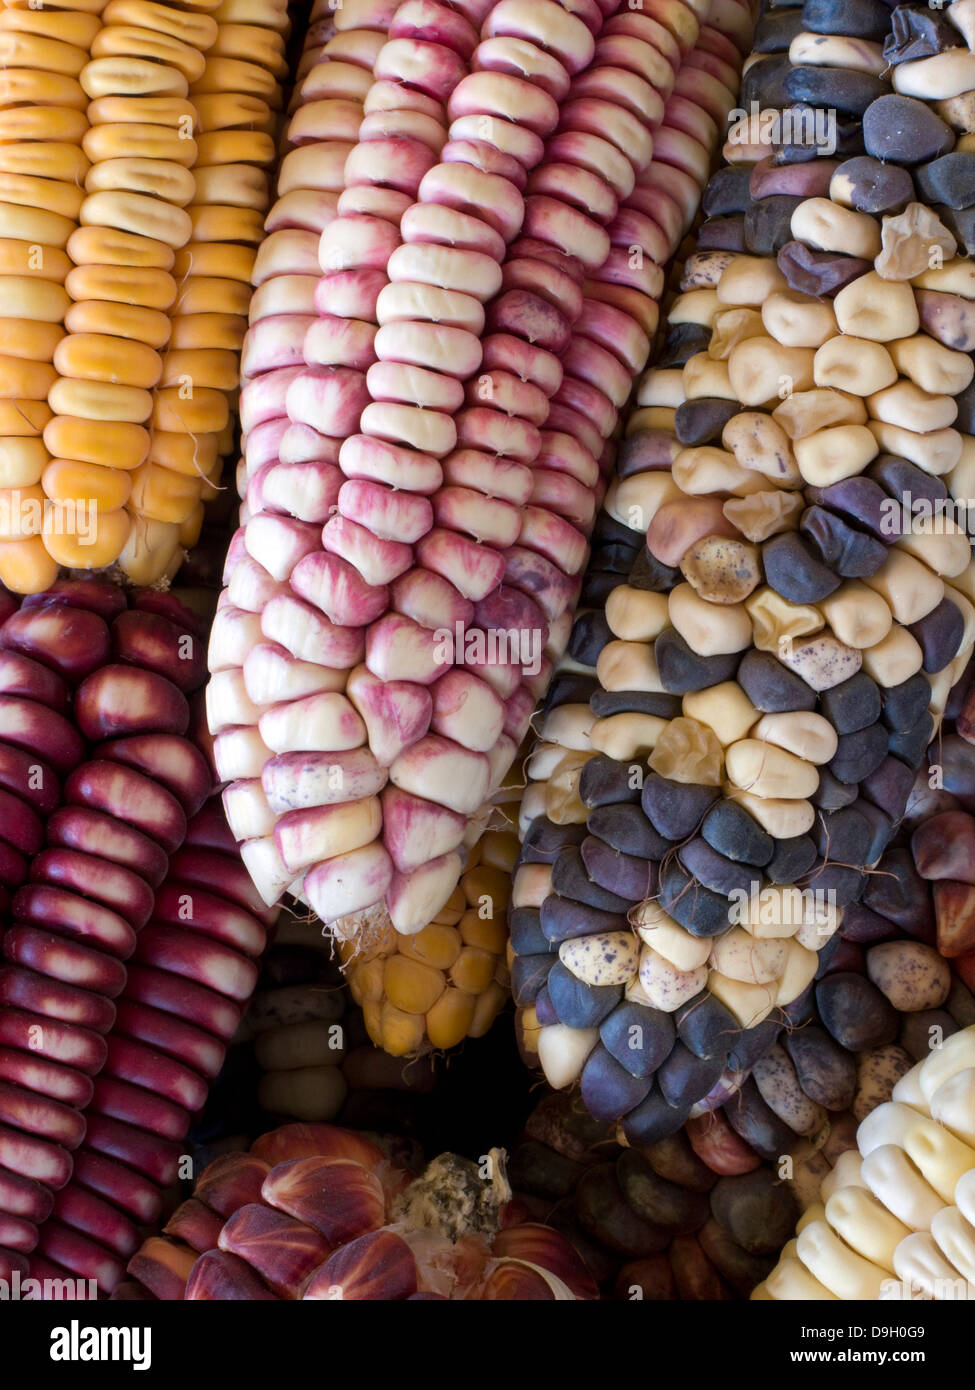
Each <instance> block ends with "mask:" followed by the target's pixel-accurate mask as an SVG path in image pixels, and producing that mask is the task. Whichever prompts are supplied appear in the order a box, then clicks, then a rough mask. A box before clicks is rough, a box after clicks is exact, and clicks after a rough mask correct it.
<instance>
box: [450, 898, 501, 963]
mask: <svg viewBox="0 0 975 1390" xmlns="http://www.w3.org/2000/svg"><path fill="white" fill-rule="evenodd" d="M460 934H461V937H462V938H463V941H464V945H465V946H477V947H479V948H480V949H481V950H482V951H490V952H491V954H492V955H494V956H500V955H502V954H503V952H504V948H505V945H506V943H507V940H508V928H507V925H506V920H505V917H504V915H503V914H502V913H495V914H494V916H493V917H482V916H481V913H480V912H479V911H478V910H477V908H476V907H470V908H468V909H467V911H466V912H465V913H464V915H463V917H462V918H461V919H460Z"/></svg>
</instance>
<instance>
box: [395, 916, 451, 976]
mask: <svg viewBox="0 0 975 1390" xmlns="http://www.w3.org/2000/svg"><path fill="white" fill-rule="evenodd" d="M461 920H462V921H463V919H461ZM460 948H461V941H460V938H459V937H458V935H457V929H456V927H447V926H444V925H443V924H442V923H440V922H431V923H430V925H429V926H427V927H424V928H423V930H422V931H419V932H417V933H416V935H415V936H404V937H402V938H401V940H400V944H399V949H400V955H403V956H407V957H408V958H409V959H410V960H415V961H419V962H421V963H422V964H423V965H429V966H431V967H432V968H433V969H434V970H449V969H450V967H451V966H452V965H453V963H454V961H455V960H456V959H457V957H458V956H459V955H460Z"/></svg>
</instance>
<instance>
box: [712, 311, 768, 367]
mask: <svg viewBox="0 0 975 1390" xmlns="http://www.w3.org/2000/svg"><path fill="white" fill-rule="evenodd" d="M767 332H768V330H767V329H766V327H765V324H764V323H763V322H762V316H761V314H760V313H759V312H758V310H757V309H726V310H725V311H724V312H723V313H720V314H718V315H717V316H716V318H715V320H714V322H713V324H712V326H711V340H710V342H709V343H708V356H709V357H713V358H714V359H715V361H718V362H725V361H727V359H728V358H729V357H730V356H731V350H732V348H734V347H736V346H737V345H738V344H739V343H743V342H744V341H745V339H746V338H762V337H764V336H765V334H766V333H767Z"/></svg>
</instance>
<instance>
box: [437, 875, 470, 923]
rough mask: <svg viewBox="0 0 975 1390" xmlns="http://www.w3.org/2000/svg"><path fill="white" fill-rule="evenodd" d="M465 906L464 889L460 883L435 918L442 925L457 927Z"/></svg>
mask: <svg viewBox="0 0 975 1390" xmlns="http://www.w3.org/2000/svg"><path fill="white" fill-rule="evenodd" d="M465 906H466V903H465V899H464V890H463V889H462V888H461V887H460V885H459V884H458V885H457V887H456V888H455V889H454V891H453V892H452V893H451V895H450V897H449V898H448V899H447V901H446V902H445V903H444V905H443V907H442V908H441V909H440V911H439V912H438V913H437V915H436V917H434V919H433V920H434V921H435V922H437V923H438V924H440V925H442V926H448V927H455V926H456V925H457V923H458V922H459V921H460V919H461V915H462V913H463V911H464V908H465Z"/></svg>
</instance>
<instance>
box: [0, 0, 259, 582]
mask: <svg viewBox="0 0 975 1390" xmlns="http://www.w3.org/2000/svg"><path fill="white" fill-rule="evenodd" d="M212 8H213V7H212V6H208V5H204V4H201V5H198V6H194V5H192V4H190V5H176V6H172V5H170V6H167V5H160V4H155V3H152V0H146V3H140V2H139V0H111V3H109V4H108V5H106V6H104V7H102V6H96V5H92V6H81V7H79V9H77V10H72V9H70V7H65V8H64V9H62V10H57V11H53V10H50V9H47V8H45V10H44V13H43V14H35V13H34V12H33V11H28V10H25V9H21V8H19V7H9V8H7V9H5V10H4V11H3V16H2V22H3V27H4V33H5V34H6V35H7V37H6V39H5V43H6V45H7V48H8V49H9V53H8V55H7V62H6V63H5V66H6V67H7V69H8V71H9V72H10V74H11V75H10V79H9V80H8V82H7V98H8V106H7V114H6V117H5V120H6V127H7V130H8V132H9V137H8V138H9V140H10V141H11V142H12V143H10V144H9V146H8V147H7V156H6V162H7V164H8V165H9V169H8V170H7V171H5V172H4V175H3V177H4V178H5V180H6V192H5V196H6V197H7V199H8V203H7V204H6V206H7V207H8V218H7V223H8V231H9V236H8V238H7V239H8V241H9V242H10V245H9V247H8V260H9V264H10V274H11V279H10V285H9V289H10V300H9V302H10V303H11V307H12V308H15V307H16V305H17V304H18V303H22V304H23V305H24V306H25V308H24V314H23V315H21V318H23V319H24V324H23V326H22V328H21V329H18V330H17V332H16V334H14V333H13V325H14V324H16V323H17V322H18V319H17V318H16V317H15V316H12V317H11V321H10V329H11V331H10V333H8V335H7V336H8V337H11V344H10V345H5V348H4V350H5V352H10V348H11V346H12V347H13V351H12V352H11V353H10V355H11V359H12V360H15V361H17V362H19V363H21V364H22V365H20V366H18V367H16V368H14V367H11V373H13V375H12V376H11V387H12V390H13V388H14V387H15V388H16V390H15V391H14V394H15V395H16V396H17V397H18V398H19V403H17V404H15V403H14V400H13V398H12V397H10V398H8V399H10V405H9V406H8V410H9V411H10V413H11V419H10V420H9V421H7V420H5V421H4V422H3V433H4V437H5V441H6V442H5V446H4V447H5V453H6V458H7V467H6V471H5V473H4V475H3V478H2V479H0V483H2V487H3V489H4V491H3V499H4V520H3V525H2V528H0V530H2V534H0V567H2V569H0V573H2V577H3V579H4V582H6V583H7V584H8V585H9V587H11V588H13V589H15V590H17V591H19V592H31V593H34V592H39V591H42V590H44V589H46V588H47V587H48V586H49V584H50V583H51V582H53V580H54V579H55V577H56V575H57V572H58V568H59V567H60V566H65V567H68V568H88V569H91V568H101V567H104V566H107V565H110V564H112V563H113V562H114V561H116V560H118V559H119V557H120V556H121V557H122V559H123V569H124V570H125V572H126V573H127V574H128V576H129V578H130V579H132V580H133V581H134V582H154V581H155V580H157V579H159V578H160V577H162V575H163V574H166V573H171V572H172V569H173V567H174V561H175V558H176V554H177V547H178V546H180V545H187V544H189V543H192V541H193V540H194V539H195V534H196V533H198V531H199V526H200V523H201V520H202V508H201V505H200V499H201V497H203V496H204V495H205V494H204V492H203V491H202V489H203V488H204V487H205V486H206V485H207V480H208V479H209V480H210V481H213V480H215V478H216V476H217V473H216V468H217V453H216V451H215V450H214V449H213V448H211V447H210V446H211V445H213V444H214V442H215V441H216V437H217V433H218V432H219V431H222V437H221V438H220V439H219V441H217V442H219V443H220V445H221V447H222V448H223V449H224V451H226V450H227V449H228V448H229V444H230V436H229V413H228V408H227V400H226V399H225V395H226V393H230V396H231V398H233V396H234V393H235V391H236V385H237V365H236V363H237V357H236V352H237V351H238V350H239V346H240V339H241V338H242V331H243V330H242V326H241V327H238V328H235V326H234V324H233V322H232V319H233V318H234V315H233V314H232V313H229V312H224V311H225V310H226V304H224V301H227V302H228V303H229V300H230V299H231V298H233V297H234V292H233V284H234V281H233V275H234V274H238V273H239V272H240V267H241V266H242V265H244V266H245V273H244V281H245V283H246V282H247V281H248V280H249V263H250V261H251V260H252V258H253V251H252V250H251V251H248V250H247V246H246V243H247V242H248V239H250V241H252V242H253V241H255V240H256V239H257V238H256V236H255V235H254V228H253V227H251V225H250V224H251V223H252V222H253V221H254V219H255V217H256V218H257V219H258V222H259V217H260V214H261V213H262V212H263V210H264V206H265V204H266V189H264V187H263V179H262V176H261V175H260V174H259V172H258V171H257V170H251V172H250V173H248V172H247V170H248V168H249V166H250V165H256V166H258V169H259V167H260V166H261V165H264V164H267V163H269V162H270V160H271V158H272V157H273V153H274V150H273V141H272V140H271V138H270V133H263V134H262V133H261V132H260V131H258V130H250V131H249V130H248V129H247V127H249V126H253V125H254V123H255V122H256V121H260V120H261V119H263V122H264V125H265V126H267V127H270V126H271V124H272V118H271V115H270V111H271V108H270V106H268V105H267V103H264V102H262V101H261V99H260V98H256V97H252V96H250V95H249V90H248V91H242V92H241V93H240V94H239V96H238V97H235V96H234V95H233V93H232V92H231V91H227V90H224V91H223V92H218V91H217V90H215V88H216V86H217V85H218V84H223V85H224V86H225V87H226V83H227V81H239V82H241V83H243V85H244V87H246V88H248V89H250V88H253V89H254V90H255V91H265V89H267V90H266V91H265V94H266V95H269V96H271V97H272V100H273V101H276V100H277V98H276V97H275V93H277V94H278V95H279V88H278V87H277V83H276V81H275V78H274V76H273V75H272V74H273V73H276V75H277V76H278V77H280V76H283V75H284V66H283V56H282V51H281V49H282V40H281V33H282V32H283V30H284V27H285V25H286V16H285V14H284V12H283V10H280V9H279V10H272V11H271V12H270V14H269V13H268V12H267V11H266V10H265V11H263V13H264V15H265V18H263V19H262V18H260V17H258V18H257V20H256V22H254V23H250V22H245V23H239V22H237V21H238V20H239V19H241V18H242V19H244V20H245V21H250V20H253V18H254V17H253V15H251V14H250V12H249V10H247V8H246V7H244V8H242V7H241V6H240V5H239V4H238V5H237V6H236V7H234V6H227V5H225V6H223V7H222V8H221V9H220V10H219V11H218V13H217V15H216V16H213V15H211V14H209V13H207V12H206V11H207V10H208V9H212ZM269 26H270V27H269ZM242 45H246V46H247V48H248V59H249V60H250V59H254V60H256V61H242V59H241V58H240V52H241V46H242ZM210 48H213V50H214V51H213V56H212V59H211V60H210V61H209V62H208V61H207V59H206V58H205V56H204V55H205V53H206V52H207V50H209V49H210ZM261 64H264V65H265V67H261V66H260V65H261ZM32 65H33V66H32ZM265 68H266V69H267V72H266V73H265ZM191 89H192V90H191ZM191 98H192V99H191ZM27 100H32V101H34V102H35V104H36V106H37V109H36V111H32V112H30V113H28V112H27V111H26V109H23V108H21V106H20V103H23V102H25V101H27ZM262 106H263V109H264V112H265V113H266V114H265V115H264V116H263V118H262V117H261V114H260V110H259V108H261V107H262ZM198 110H199V112H202V113H203V119H204V122H205V124H206V125H207V129H206V130H204V131H203V133H202V142H203V161H201V160H198V159H197V153H198V148H199V147H198V143H197V141H196V140H195V139H194V138H193V137H194V133H199V126H200V116H199V114H198ZM49 132H50V133H49ZM235 138H236V141H237V144H236V145H234V139H235ZM228 155H229V157H230V159H231V160H233V161H235V162H233V163H231V162H226V163H221V161H226V160H227V159H228ZM204 161H209V162H204ZM194 163H196V164H197V165H198V167H197V168H196V169H194V168H193V165H194ZM255 175H256V177H255ZM40 180H43V182H41V181H40ZM231 185H232V186H231ZM235 200H236V201H237V202H240V201H241V200H243V202H242V205H241V206H240V207H239V208H238V209H237V211H236V212H235V213H234V214H231V213H230V208H231V207H233V206H234V205H235ZM79 223H80V225H79ZM18 228H19V230H18ZM228 228H230V232H232V233H233V235H232V236H231V235H230V232H228V231H227V229H228ZM225 233H226V235H225ZM221 238H222V241H220V239H221ZM218 242H220V245H221V246H222V247H223V249H222V250H220V251H219V253H218ZM238 242H242V243H243V244H237V243H238ZM20 243H23V244H22V245H21V244H20ZM208 257H209V262H208V263H209V265H210V268H211V270H212V269H213V266H214V264H215V258H216V259H219V261H220V271H221V276H220V277H213V276H210V277H209V279H206V277H204V276H203V273H202V272H203V270H204V268H205V264H206V263H207V258H208ZM21 261H23V262H24V264H23V265H21ZM245 263H246V264H245ZM194 274H195V275H196V276H197V277H199V281H198V283H196V284H191V285H190V287H189V288H188V289H183V290H182V292H181V295H180V299H179V301H178V303H177V304H176V309H177V317H180V318H181V319H184V320H185V321H184V322H181V324H180V325H179V327H178V329H177V332H176V337H175V339H174V340H173V342H172V343H170V332H171V326H172V325H171V322H170V311H171V310H172V308H173V305H174V303H176V298H177V293H178V290H179V284H181V283H182V281H183V280H185V279H187V278H189V277H190V276H191V275H194ZM208 292H209V295H210V299H212V300H213V301H214V303H213V305H212V306H211V307H210V309H209V310H208V311H207V312H208V314H209V316H207V317H204V311H203V310H201V309H200V308H199V305H200V304H202V303H203V300H206V295H207V293H208ZM201 295H202V296H203V299H201V297H200V296H201ZM18 296H19V298H18ZM194 296H195V297H194ZM240 299H241V296H240V294H239V293H237V295H236V300H235V304H236V307H237V308H241V307H242V308H243V309H244V310H245V312H246V296H245V297H244V300H245V302H244V303H243V304H240V303H237V301H239V300H240ZM218 300H219V301H220V302H219V303H217V301H218ZM209 302H210V301H209V300H206V303H207V304H209ZM194 305H196V306H197V308H196V310H194V308H193V306H194ZM233 307H234V306H231V308H233ZM221 313H222V319H221V321H220V322H219V323H218V321H217V320H218V318H219V317H220V314H221ZM237 317H238V319H240V316H239V315H237ZM28 318H30V319H32V320H34V321H33V322H27V319H28ZM241 323H242V320H241ZM62 324H63V328H62ZM64 328H66V329H67V332H66V333H65V332H64ZM14 340H16V341H14ZM167 347H168V351H167ZM228 354H230V355H229V356H228ZM184 369H185V370H184ZM28 372H29V374H30V378H31V379H30V380H28V379H27V377H26V376H25V375H24V374H25V373H28ZM194 373H195V376H194ZM171 383H172V385H171ZM194 383H195V385H194ZM42 386H45V387H46V389H45V390H44V391H43V392H42V391H41V387H42ZM194 392H195V394H194ZM215 392H216V393H217V394H214V393H215ZM221 392H222V394H221ZM218 395H219V400H218ZM180 422H182V423H180ZM217 425H219V431H218V430H216V429H213V430H210V429H209V427H210V426H217ZM187 431H190V432H195V434H196V436H197V438H196V440H195V442H194V443H193V444H190V442H189V438H188V435H187ZM150 434H151V435H152V443H151V447H150ZM42 436H43V437H42ZM211 436H212V437H211ZM211 454H212V457H209V456H210V455H211ZM205 457H209V462H208V463H205V462H204V458H205ZM161 468H162V469H163V470H164V471H162V472H160V469H161ZM133 523H135V524H133ZM180 526H182V528H183V529H182V531H180ZM150 552H152V555H153V558H152V559H150V558H149V553H150Z"/></svg>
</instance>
